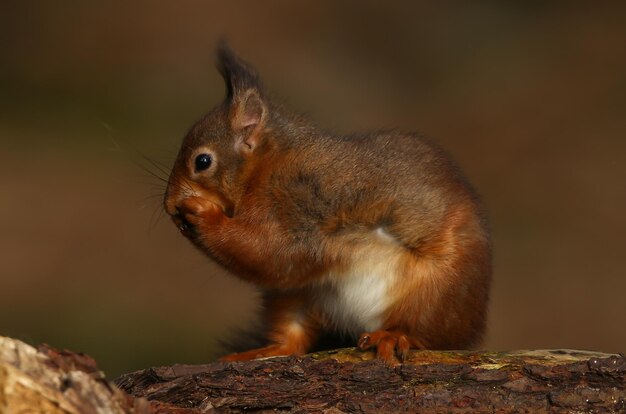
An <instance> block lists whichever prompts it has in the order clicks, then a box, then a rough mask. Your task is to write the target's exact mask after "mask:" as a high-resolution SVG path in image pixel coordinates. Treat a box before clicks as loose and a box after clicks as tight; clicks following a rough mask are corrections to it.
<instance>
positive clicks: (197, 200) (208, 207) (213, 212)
mask: <svg viewBox="0 0 626 414" xmlns="http://www.w3.org/2000/svg"><path fill="white" fill-rule="evenodd" d="M177 210H178V214H176V216H175V221H176V224H177V225H178V227H179V229H180V230H181V231H182V232H183V233H186V232H188V231H190V230H191V229H192V228H194V227H198V226H202V225H207V224H215V223H217V222H219V221H220V220H221V219H222V218H223V217H224V212H223V211H222V208H221V207H220V206H219V205H217V204H215V203H214V202H212V201H210V200H207V199H206V198H202V197H188V198H186V199H185V200H183V201H182V202H181V203H180V205H179V206H178V207H177Z"/></svg>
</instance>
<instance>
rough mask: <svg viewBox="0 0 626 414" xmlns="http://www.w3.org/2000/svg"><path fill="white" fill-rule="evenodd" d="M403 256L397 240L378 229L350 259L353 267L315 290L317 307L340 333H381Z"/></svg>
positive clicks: (334, 274)
mask: <svg viewBox="0 0 626 414" xmlns="http://www.w3.org/2000/svg"><path fill="white" fill-rule="evenodd" d="M402 253H403V249H402V247H401V246H399V245H398V243H397V242H396V241H395V239H394V238H393V237H392V236H390V235H389V234H387V233H386V232H384V230H383V229H380V228H379V229H377V230H376V231H375V232H374V233H373V234H372V238H371V240H370V241H368V243H366V244H364V245H363V246H361V247H359V248H358V250H357V251H356V253H355V254H354V255H353V257H351V258H350V263H351V265H350V266H348V267H347V268H346V269H341V270H340V271H331V272H329V273H328V274H327V275H326V276H325V277H324V278H323V282H322V283H320V284H319V285H318V286H317V287H316V288H315V292H316V295H315V296H316V299H317V300H316V304H317V305H318V306H319V308H320V310H321V311H322V312H323V313H324V314H325V315H326V317H327V318H328V320H329V321H330V322H331V323H332V324H333V325H334V326H335V328H336V329H337V330H339V331H340V332H343V333H345V334H348V335H350V336H357V335H359V334H361V333H363V332H372V331H375V330H378V329H381V327H382V324H383V322H384V316H385V313H386V311H387V308H388V307H389V306H390V305H391V301H392V294H391V292H390V291H391V288H392V287H393V286H394V284H395V283H396V280H397V277H398V262H399V259H400V256H401V254H402Z"/></svg>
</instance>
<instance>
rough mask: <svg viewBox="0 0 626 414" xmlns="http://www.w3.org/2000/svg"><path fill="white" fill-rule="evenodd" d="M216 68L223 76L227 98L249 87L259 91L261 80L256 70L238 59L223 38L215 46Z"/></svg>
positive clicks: (235, 95) (234, 96) (233, 97)
mask: <svg viewBox="0 0 626 414" xmlns="http://www.w3.org/2000/svg"><path fill="white" fill-rule="evenodd" d="M217 69H218V70H219V71H220V74H221V75H222V77H223V78H224V82H225V84H226V91H227V94H228V95H227V99H228V100H230V101H232V100H233V99H236V98H237V97H238V95H240V94H242V93H244V92H246V91H247V90H249V89H256V90H257V91H259V92H260V90H261V82H260V81H259V76H258V75H257V73H256V71H255V70H254V69H253V68H252V67H251V66H250V65H248V64H247V63H245V62H243V61H242V60H241V59H239V58H238V57H237V55H235V52H233V51H232V49H231V48H230V47H229V46H228V44H227V43H226V41H225V40H223V39H222V40H221V41H220V43H219V44H218V46H217Z"/></svg>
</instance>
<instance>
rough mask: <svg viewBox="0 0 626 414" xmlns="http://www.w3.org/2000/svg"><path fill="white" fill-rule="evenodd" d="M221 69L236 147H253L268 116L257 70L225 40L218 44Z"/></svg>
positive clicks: (247, 148)
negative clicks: (237, 140) (241, 58)
mask: <svg viewBox="0 0 626 414" xmlns="http://www.w3.org/2000/svg"><path fill="white" fill-rule="evenodd" d="M217 58H218V69H219V71H220V73H221V74H222V77H223V78H224V82H225V84H226V91H227V96H226V104H227V107H228V113H229V117H230V123H231V127H232V128H233V130H234V131H235V132H240V133H238V134H237V136H238V139H239V140H240V141H239V142H237V143H236V145H237V147H238V148H240V149H241V150H243V151H252V150H254V149H255V148H256V147H257V145H258V144H259V141H260V138H261V137H260V136H261V131H262V129H263V127H264V125H265V120H266V118H267V105H266V103H265V101H264V99H263V97H262V89H261V84H260V81H259V77H258V75H257V73H256V72H255V71H254V69H252V68H251V67H250V66H249V65H247V64H246V63H244V62H242V61H241V60H240V59H239V58H238V57H237V56H236V55H235V54H234V53H233V51H232V50H231V49H230V48H229V47H228V45H227V44H226V43H225V42H224V41H222V42H220V44H219V46H218V48H217Z"/></svg>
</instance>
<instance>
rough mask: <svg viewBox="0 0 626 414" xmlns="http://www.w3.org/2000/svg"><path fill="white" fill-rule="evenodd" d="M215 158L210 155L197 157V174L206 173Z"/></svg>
mask: <svg viewBox="0 0 626 414" xmlns="http://www.w3.org/2000/svg"><path fill="white" fill-rule="evenodd" d="M212 162H213V158H211V155H209V154H200V155H198V156H197V157H196V161H195V167H196V172H200V171H204V170H206V169H207V168H209V167H210V166H211V163H212Z"/></svg>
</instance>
